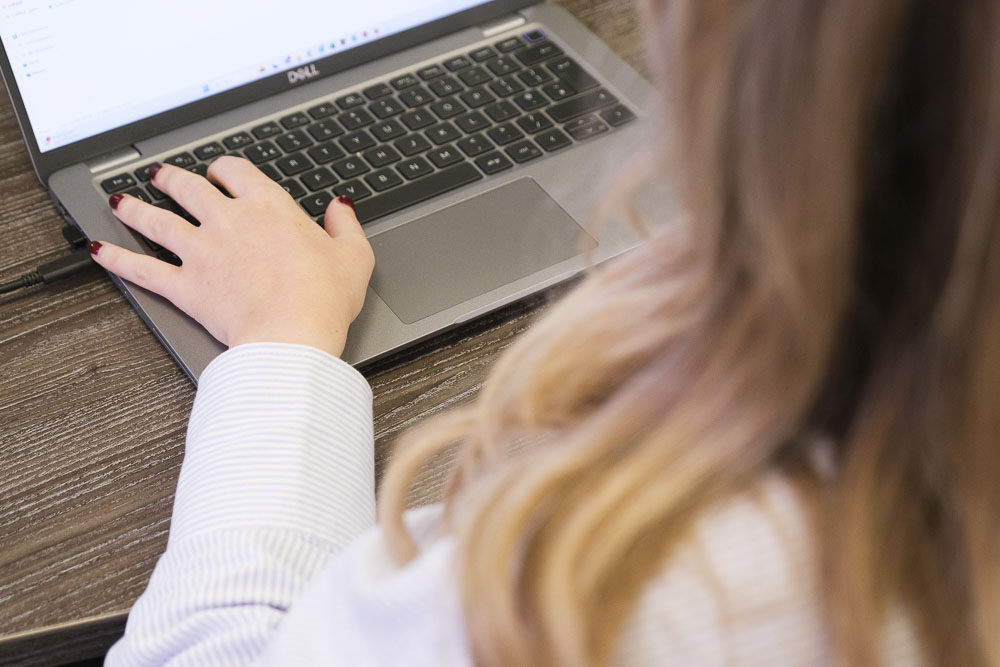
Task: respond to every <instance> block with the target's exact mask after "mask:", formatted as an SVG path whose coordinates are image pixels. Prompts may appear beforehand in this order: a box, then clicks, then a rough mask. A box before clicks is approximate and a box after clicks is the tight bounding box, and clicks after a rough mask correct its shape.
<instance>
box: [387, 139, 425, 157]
mask: <svg viewBox="0 0 1000 667" xmlns="http://www.w3.org/2000/svg"><path fill="white" fill-rule="evenodd" d="M392 145H393V146H395V147H396V148H397V149H398V150H399V152H400V153H402V154H403V155H405V156H407V157H409V156H411V155H416V154H417V153H422V152H424V151H425V150H427V149H428V148H431V142H429V141H427V139H426V138H425V137H423V136H422V135H419V134H411V135H409V136H407V137H402V138H400V139H396V141H394V142H392Z"/></svg>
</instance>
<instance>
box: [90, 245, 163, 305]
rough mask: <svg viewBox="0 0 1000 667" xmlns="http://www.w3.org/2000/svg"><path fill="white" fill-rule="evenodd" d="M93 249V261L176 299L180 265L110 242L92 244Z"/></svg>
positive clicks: (145, 286)
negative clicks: (175, 292)
mask: <svg viewBox="0 0 1000 667" xmlns="http://www.w3.org/2000/svg"><path fill="white" fill-rule="evenodd" d="M95 250H96V252H94V251H95ZM91 253H92V254H93V256H94V261H95V262H97V263H98V264H100V265H101V266H103V267H104V268H105V269H107V270H108V271H110V272H111V273H114V274H115V275H117V276H120V277H121V278H124V279H125V280H127V281H129V282H130V283H135V284H136V285H138V286H139V287H142V288H144V289H148V290H149V291H150V292H156V293H157V294H159V295H161V296H163V297H166V298H167V299H168V300H170V301H173V298H172V296H173V294H174V290H175V289H176V287H177V285H178V284H179V282H180V279H181V269H180V267H177V266H174V265H173V264H167V263H166V262H162V261H160V260H158V259H156V258H155V257H150V256H149V255H141V254H139V253H136V252H132V251H131V250H126V249H125V248H121V247H119V246H116V245H113V244H111V243H101V242H99V243H96V244H91Z"/></svg>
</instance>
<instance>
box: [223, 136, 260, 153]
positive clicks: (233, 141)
mask: <svg viewBox="0 0 1000 667" xmlns="http://www.w3.org/2000/svg"><path fill="white" fill-rule="evenodd" d="M222 143H223V144H224V145H225V146H226V148H228V149H229V150H231V151H232V150H236V149H237V148H243V147H244V146H249V145H250V144H252V143H253V137H251V136H250V135H249V134H247V133H246V132H237V133H236V134H231V135H229V136H228V137H226V138H224V139H223V140H222Z"/></svg>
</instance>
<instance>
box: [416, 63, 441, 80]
mask: <svg viewBox="0 0 1000 667" xmlns="http://www.w3.org/2000/svg"><path fill="white" fill-rule="evenodd" d="M417 76H419V77H420V78H421V79H423V80H424V81H430V80H431V79H436V78H438V77H439V76H444V68H443V67H441V66H440V65H431V66H430V67H425V68H423V69H422V70H419V71H418V72H417Z"/></svg>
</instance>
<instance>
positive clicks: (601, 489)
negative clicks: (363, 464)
mask: <svg viewBox="0 0 1000 667" xmlns="http://www.w3.org/2000/svg"><path fill="white" fill-rule="evenodd" d="M640 12H641V17H642V24H643V26H644V27H645V29H646V32H647V39H648V51H647V52H648V55H649V59H650V63H649V64H650V67H651V69H652V70H653V71H654V74H655V77H656V79H657V82H658V84H659V86H660V89H661V91H662V93H663V98H664V104H663V106H662V109H663V112H662V114H660V116H659V117H658V118H657V119H654V120H653V121H652V122H651V127H652V130H653V131H652V136H653V141H651V142H650V146H651V148H650V153H649V155H647V156H646V158H647V159H645V160H642V161H641V163H642V164H646V165H647V166H646V167H643V168H642V174H641V176H642V177H643V178H642V179H637V178H636V177H637V174H636V173H635V170H636V168H633V169H632V170H631V172H630V173H629V174H628V178H623V179H622V180H621V181H619V182H618V183H617V185H616V186H615V187H614V188H612V190H611V196H612V198H613V200H614V201H617V202H618V206H619V207H620V208H621V210H624V209H625V207H626V206H627V203H626V202H627V200H628V198H629V196H630V194H631V192H630V189H629V188H628V187H625V185H624V184H625V183H632V182H634V181H636V180H643V181H645V182H647V183H649V182H653V181H656V180H657V179H664V180H668V181H669V182H670V184H671V187H672V188H673V190H674V191H675V192H677V193H678V194H679V196H680V199H681V200H682V202H683V210H684V212H685V215H684V216H683V217H682V218H681V220H679V221H677V222H674V223H672V224H669V225H665V226H663V227H661V228H659V231H657V232H656V233H654V234H652V235H650V236H649V238H648V239H647V240H646V241H645V242H644V243H643V244H642V245H641V246H640V247H639V248H637V249H635V250H634V251H632V252H630V253H628V254H626V255H625V256H622V257H620V258H618V259H616V260H614V261H612V262H609V263H607V264H605V265H602V266H600V267H596V268H594V269H593V270H592V271H590V272H589V275H588V276H587V277H586V278H585V280H584V281H583V282H582V283H581V284H580V285H579V286H578V287H577V288H575V289H574V290H573V291H572V292H571V293H570V294H569V295H568V296H566V297H565V298H564V299H562V300H561V301H560V302H559V303H558V304H557V305H555V306H554V307H552V308H551V310H550V312H548V313H546V314H545V316H544V317H543V318H542V319H541V320H540V321H539V322H537V323H536V325H535V326H534V327H533V328H532V329H531V330H530V331H529V332H527V333H526V334H525V335H524V336H523V337H522V338H521V339H520V340H519V341H518V342H517V344H516V345H514V346H513V347H512V348H511V349H510V350H508V351H507V352H506V353H505V354H504V355H503V356H502V358H501V359H500V360H499V361H498V362H497V364H496V366H495V368H494V369H493V370H492V372H491V374H490V376H489V378H488V380H487V381H486V383H485V385H484V387H483V390H482V392H481V395H480V396H479V398H478V400H477V401H476V402H475V403H474V404H472V405H470V406H468V407H465V408H463V409H460V410H458V411H454V412H451V413H447V414H445V415H443V416H439V417H437V418H434V419H431V420H429V421H428V422H426V423H425V424H423V425H422V426H420V427H419V428H417V429H416V430H414V431H412V432H410V433H409V434H408V435H407V436H405V437H404V438H403V440H402V442H401V443H400V444H399V446H398V450H397V453H396V456H395V460H394V462H393V463H392V464H391V466H390V468H389V469H388V471H387V474H386V476H385V478H384V480H383V484H382V487H381V491H380V493H381V498H380V503H381V506H380V513H381V520H382V522H383V524H384V526H385V530H386V535H387V539H388V540H389V544H390V547H391V548H392V549H393V551H394V553H395V555H396V556H397V558H398V559H399V560H400V561H401V562H403V561H406V560H408V559H410V558H412V557H413V556H414V554H415V553H416V547H415V546H414V542H413V540H412V539H411V538H410V536H409V535H408V534H407V532H406V529H405V526H404V524H403V522H402V519H401V515H402V512H403V510H404V509H405V504H406V497H407V489H408V487H409V484H410V483H411V480H412V478H413V476H414V474H416V472H417V471H418V470H419V468H420V466H421V464H422V463H423V462H424V461H425V460H426V459H427V457H429V456H431V455H432V454H434V453H435V452H439V451H441V450H444V449H445V448H447V447H450V446H456V445H457V447H458V452H457V458H456V463H455V467H454V470H453V473H452V476H451V479H450V483H449V485H448V488H447V492H446V499H445V506H446V514H445V519H446V529H447V530H448V531H449V532H450V533H451V534H453V535H455V536H456V539H457V543H458V551H457V554H458V564H459V568H460V569H459V571H460V587H461V591H462V594H463V596H464V605H465V612H466V623H467V628H468V633H469V638H470V646H471V649H472V651H473V654H474V658H475V660H476V661H477V663H478V664H482V665H526V664H547V665H581V664H603V663H607V662H609V661H610V660H611V659H612V658H613V657H614V650H615V648H616V642H617V640H618V638H619V635H620V632H621V630H622V625H623V622H624V620H625V619H626V617H627V615H628V613H629V612H630V611H631V610H632V609H634V607H635V604H636V602H637V596H638V594H639V593H640V592H641V590H642V588H643V586H644V585H645V584H646V582H648V581H649V580H650V578H651V577H653V576H655V575H656V574H657V572H658V571H659V570H660V569H661V568H662V567H663V566H664V564H665V562H666V560H667V559H668V558H669V557H670V554H671V553H672V550H673V549H674V547H675V545H676V544H677V543H678V542H679V541H680V540H681V539H682V538H683V536H684V532H685V529H686V527H688V526H689V525H690V524H691V522H692V520H693V519H694V518H695V517H697V516H698V514H699V512H701V511H702V510H704V508H706V506H707V505H708V504H709V503H711V502H713V501H715V500H716V499H719V498H724V497H726V496H729V495H731V494H733V493H735V492H738V491H740V490H742V489H746V488H748V487H749V485H751V484H752V483H753V482H754V480H756V479H759V478H760V475H761V474H762V472H764V471H769V470H776V469H777V470H780V471H782V472H783V473H784V474H787V475H790V476H794V477H795V479H796V480H799V481H802V482H803V483H802V484H799V485H797V486H798V487H799V488H802V489H805V491H804V496H805V500H806V502H808V503H809V504H810V506H811V507H813V508H815V510H816V511H815V514H814V516H815V517H816V520H815V537H816V539H817V540H818V543H819V545H820V548H819V549H818V550H817V553H818V554H821V555H820V556H819V557H820V558H821V559H822V562H820V563H818V566H817V571H818V572H821V573H823V574H824V575H825V577H826V580H827V585H826V586H825V587H823V589H822V590H823V591H825V593H823V595H825V597H826V599H825V600H823V602H824V603H825V608H826V609H827V610H828V612H829V613H828V619H829V624H830V632H831V637H833V638H834V644H833V646H834V647H835V649H836V654H837V657H838V658H839V660H840V661H842V662H843V663H846V664H851V665H865V664H877V663H878V662H879V657H880V655H879V639H880V637H879V635H880V631H881V627H882V624H881V620H882V619H883V618H884V616H885V613H886V610H887V607H888V605H889V604H890V603H902V604H905V605H907V606H908V608H909V609H910V610H911V611H912V617H913V618H914V619H915V622H916V623H917V625H918V630H919V632H918V633H917V634H918V636H919V637H920V638H921V642H922V647H921V648H922V650H923V652H924V653H925V655H926V656H927V657H928V658H929V660H930V661H931V662H932V663H944V662H947V663H948V664H962V665H1000V631H998V628H1000V607H998V605H1000V581H998V578H1000V577H998V572H1000V568H998V567H997V566H998V554H1000V545H998V539H1000V525H998V524H1000V479H998V472H1000V404H998V402H1000V226H998V225H1000V223H998V216H1000V3H997V2H996V1H995V0H953V1H950V2H942V1H940V0H646V1H645V2H642V3H641V4H640ZM816 438H824V439H826V440H828V441H831V442H833V443H835V445H834V448H833V453H834V463H835V465H836V474H835V475H834V476H833V477H832V478H830V479H824V478H821V477H820V476H818V475H816V474H814V473H812V472H811V469H810V468H809V466H806V465H803V461H804V460H805V459H806V458H807V456H808V449H809V447H810V446H811V445H810V443H812V442H814V441H815V439H816ZM525 443H527V444H525Z"/></svg>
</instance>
